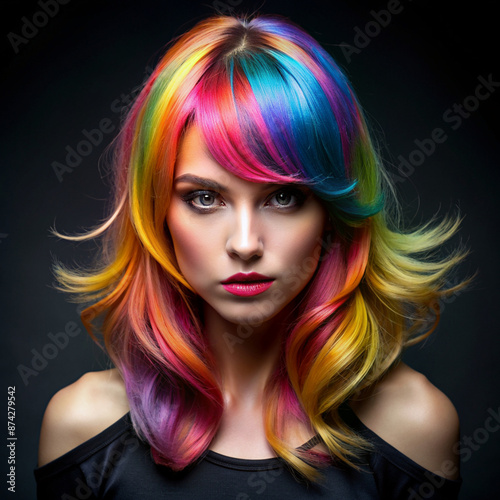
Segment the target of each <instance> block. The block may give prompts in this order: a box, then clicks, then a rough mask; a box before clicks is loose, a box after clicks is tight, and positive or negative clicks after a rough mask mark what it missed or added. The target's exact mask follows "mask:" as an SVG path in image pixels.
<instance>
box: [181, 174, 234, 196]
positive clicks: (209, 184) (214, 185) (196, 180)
mask: <svg viewBox="0 0 500 500" xmlns="http://www.w3.org/2000/svg"><path fill="white" fill-rule="evenodd" d="M179 182H190V183H191V184H198V185H200V186H203V187H206V188H210V189H215V190H216V191H221V192H225V191H227V190H228V188H227V187H226V186H223V185H222V184H219V183H218V182H216V181H214V180H212V179H205V178H204V177H198V176H197V175H193V174H183V175H180V176H179V177H177V178H176V179H174V184H178V183H179Z"/></svg>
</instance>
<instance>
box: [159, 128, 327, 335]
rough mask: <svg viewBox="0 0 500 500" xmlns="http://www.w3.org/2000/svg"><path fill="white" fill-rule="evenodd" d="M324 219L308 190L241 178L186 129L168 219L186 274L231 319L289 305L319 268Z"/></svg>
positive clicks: (244, 319) (265, 314)
mask: <svg viewBox="0 0 500 500" xmlns="http://www.w3.org/2000/svg"><path fill="white" fill-rule="evenodd" d="M325 219H326V211H325V210H324V208H323V207H322V205H321V204H320V203H319V201H318V200H317V199H316V198H315V197H314V195H313V194H312V193H311V192H310V191H309V190H308V189H306V188H303V187H300V186H293V185H291V184H288V185H277V184H262V183H254V182H249V181H246V180H243V179H241V178H239V177H237V176H235V175H233V174H231V173H230V172H228V171H227V170H225V169H224V168H223V167H222V166H221V165H220V164H219V163H217V162H216V161H215V160H214V159H213V157H212V156H211V155H210V154H209V152H208V150H207V148H206V146H205V144H204V142H203V139H202V137H201V134H200V133H199V132H198V130H197V128H196V126H191V127H190V128H189V129H188V130H187V131H186V134H185V135H184V137H183V140H182V142H181V145H180V150H179V155H178V160H177V164H176V167H175V173H174V185H173V193H172V201H171V203H170V206H169V209H168V212H167V224H168V227H169V230H170V234H171V236H172V241H173V245H174V249H175V255H176V258H177V262H178V264H179V268H180V270H181V272H182V274H183V275H184V277H185V278H186V280H187V281H188V283H189V284H190V285H191V286H192V287H193V289H194V290H195V291H196V293H198V294H199V295H200V297H201V298H202V299H203V300H204V301H205V304H206V306H208V307H209V308H211V309H212V310H213V312H215V313H216V314H217V315H219V316H220V317H222V318H224V319H225V320H226V321H229V322H231V323H235V324H255V325H261V324H263V323H265V322H266V321H268V320H269V319H271V318H272V317H273V316H275V315H276V314H278V313H279V312H280V311H282V310H283V309H284V308H285V307H286V306H287V305H288V304H290V303H291V301H292V300H293V299H294V298H295V297H296V296H297V295H298V294H299V293H300V292H301V290H303V288H304V287H305V286H306V284H307V283H308V282H309V280H310V279H311V277H312V275H313V274H314V271H315V270H316V267H317V265H318V261H319V258H320V254H321V244H322V235H323V230H324V227H325Z"/></svg>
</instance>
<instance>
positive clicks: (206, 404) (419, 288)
mask: <svg viewBox="0 0 500 500" xmlns="http://www.w3.org/2000/svg"><path fill="white" fill-rule="evenodd" d="M193 123H195V124H196V125H197V126H198V127H199V129H200V130H201V132H202V134H203V137H204V140H205V142H206V144H207V147H208V149H209V151H210V153H211V154H212V155H213V157H214V158H215V159H216V160H217V161H218V162H219V163H220V164H221V165H222V166H223V167H224V168H226V169H227V170H228V171H230V172H232V173H233V174H235V175H237V176H239V177H241V178H244V179H246V180H250V181H254V182H273V183H301V184H305V185H307V186H309V187H310V188H311V189H312V190H313V191H314V193H315V194H316V195H317V197H318V198H319V199H321V200H322V202H323V203H324V206H325V207H326V208H327V210H328V212H329V214H330V218H331V220H332V221H333V224H332V226H333V227H332V230H331V231H328V232H327V233H325V242H327V243H326V244H325V245H324V246H325V248H324V249H323V254H322V257H321V259H320V263H319V267H318V269H317V271H316V273H315V275H314V277H313V279H312V280H311V282H310V283H309V284H308V286H307V287H306V289H305V290H304V291H303V292H302V295H301V300H300V304H299V310H298V313H297V318H298V319H297V321H296V322H295V323H294V324H293V325H290V328H289V330H288V332H287V334H286V348H285V350H284V352H283V353H282V357H281V359H280V363H279V366H277V367H276V371H275V373H274V374H273V376H272V377H271V378H270V380H269V381H268V384H267V386H266V392H265V398H266V403H265V412H266V413H265V414H266V417H265V418H266V419H265V425H266V435H267V439H268V441H269V443H270V445H271V446H272V447H273V448H274V450H275V451H276V453H277V454H278V455H279V456H281V457H282V458H283V459H284V460H285V461H286V462H287V463H288V464H290V465H291V466H292V467H293V468H294V469H296V470H297V471H299V472H300V473H301V474H303V475H304V476H305V477H307V478H309V479H317V478H318V468H319V467H321V466H322V465H325V464H327V463H329V460H330V459H331V458H332V457H333V458H334V459H335V458H336V459H340V460H343V461H344V462H346V463H348V464H351V465H353V459H354V458H355V456H356V452H357V451H358V450H359V449H360V447H363V446H365V445H366V443H364V441H363V440H362V439H361V438H360V437H358V436H356V435H355V434H353V432H352V431H350V430H349V429H348V428H347V427H346V426H345V425H344V424H343V423H342V420H341V418H340V417H339V414H338V409H339V406H340V405H341V404H342V403H343V402H345V401H346V400H347V399H348V398H349V397H350V396H352V395H353V394H354V393H355V391H358V390H360V389H362V388H365V387H367V386H369V385H371V384H373V383H374V382H375V381H377V380H378V379H379V378H380V377H381V376H382V375H383V374H384V373H385V372H386V370H387V369H388V368H389V367H390V366H391V365H392V364H393V363H394V362H395V361H396V360H397V359H398V358H399V357H400V354H401V352H402V349H403V348H404V347H405V346H408V345H410V344H412V343H415V342H417V341H419V340H421V339H422V338H424V337H425V336H427V335H428V334H429V333H430V332H431V331H432V330H433V328H434V327H435V326H436V325H437V322H438V319H439V314H438V313H439V300H440V298H441V297H443V296H445V295H446V294H450V293H453V292H454V291H455V290H456V289H458V287H459V286H461V285H457V286H455V287H451V288H449V287H448V288H446V277H447V276H448V274H449V272H450V271H451V269H452V268H453V267H454V266H455V265H456V264H457V263H458V262H459V261H460V260H461V259H462V258H463V257H464V255H465V252H464V251H463V250H456V251H454V252H452V254H451V255H449V256H447V257H446V258H443V259H436V258H432V255H433V254H432V251H433V250H434V249H437V248H438V247H439V246H440V245H441V244H442V243H443V242H444V241H446V240H447V239H448V238H449V237H450V236H452V235H453V234H454V233H455V232H456V230H457V227H458V224H459V219H458V217H455V218H450V217H447V218H445V219H444V220H443V221H442V222H440V223H436V224H432V225H431V223H428V224H426V225H424V226H423V227H420V228H417V229H414V230H412V231H403V230H402V228H401V224H400V221H399V218H398V217H397V215H395V214H397V213H398V212H397V210H395V206H396V205H395V204H394V202H393V201H391V200H392V197H391V193H392V190H391V187H390V182H389V181H388V178H387V175H385V174H384V170H383V167H382V165H381V161H380V159H379V157H378V154H377V151H376V148H375V147H374V145H373V144H372V141H371V138H370V135H369V132H368V128H367V125H366V123H365V120H364V117H363V113H362V111H361V109H360V106H359V104H358V102H357V99H356V97H355V95H354V93H353V90H352V88H351V87H350V85H349V83H348V81H347V79H346V77H345V76H344V74H343V73H342V71H341V70H340V69H339V67H338V66H337V65H336V63H335V62H334V60H333V59H332V58H331V56H330V55H329V54H328V53H327V52H326V51H325V50H324V49H322V48H321V46H320V45H319V44H318V43H317V42H316V41H315V40H314V39H313V38H312V37H311V36H309V35H308V34H307V33H305V32H304V31H303V30H302V29H300V28H299V27H297V26H296V25H294V24H293V23H291V22H290V21H288V20H285V19H282V18H280V17H276V16H257V17H254V18H252V19H249V18H236V17H229V16H216V17H212V18H209V19H207V20H204V21H202V22H200V23H198V24H197V25H196V26H195V27H194V28H192V29H191V30H190V31H189V32H187V33H186V34H184V35H183V36H181V37H180V38H179V39H178V40H177V41H176V42H175V43H173V44H172V45H171V47H170V48H169V50H168V51H167V52H166V53H165V55H164V56H163V57H162V59H161V60H160V62H159V63H158V65H157V66H156V68H155V70H154V72H153V73H152V74H151V76H150V77H149V78H148V80H147V81H146V83H145V84H144V86H143V88H142V91H141V92H140V94H139V95H138V97H137V98H136V100H135V102H134V104H133V106H132V107H131V109H130V111H129V113H128V115H127V118H126V120H125V122H124V124H123V127H122V130H121V133H120V135H119V136H118V138H117V140H116V143H115V146H116V152H117V154H116V155H115V162H114V168H115V170H114V193H115V194H114V201H113V207H112V210H111V212H110V215H109V217H108V218H107V219H106V220H105V222H104V223H103V224H101V225H100V226H97V227H96V228H94V229H93V230H91V231H89V232H87V233H86V234H84V235H79V236H64V235H62V234H60V233H58V232H57V231H55V230H53V233H54V234H56V235H58V236H60V237H62V238H66V239H70V240H83V239H92V238H97V237H100V238H101V241H102V249H101V252H100V253H99V255H98V256H97V258H96V262H95V265H94V266H92V267H91V268H89V269H73V270H70V269H68V268H66V267H64V266H63V265H61V264H60V263H58V262H56V263H55V265H54V273H55V276H56V278H57V279H58V282H59V284H58V285H57V288H58V289H61V290H64V291H67V292H71V293H74V294H76V299H74V300H77V301H83V302H87V303H88V304H91V305H89V306H88V307H87V308H86V309H85V310H83V312H82V315H81V317H82V321H83V323H84V325H85V327H86V328H87V330H88V331H89V333H90V334H91V335H92V336H93V337H94V338H96V337H95V335H94V331H96V329H97V327H96V326H95V325H94V324H93V323H92V321H93V320H94V319H95V318H97V317H102V319H103V321H102V324H101V325H100V327H99V330H100V331H101V333H102V335H103V338H104V343H105V347H106V349H107V352H108V353H109V355H110V357H111V359H112V360H113V362H114V364H115V365H116V367H117V368H118V369H119V370H120V372H121V374H122V376H123V378H124V380H125V384H126V389H127V394H128V398H129V401H130V408H131V416H132V420H133V423H134V426H135V428H136V430H137V432H138V434H139V435H140V436H142V437H143V438H144V439H145V440H146V441H147V442H148V443H149V444H150V445H151V447H152V450H153V456H154V458H155V460H156V461H157V462H158V463H160V464H164V465H167V466H169V467H171V468H172V469H175V470H179V469H182V468H184V467H186V466H187V465H189V464H191V463H193V462H194V461H195V460H196V459H197V458H199V457H200V456H201V455H202V454H203V452H204V451H205V450H206V449H207V448H208V447H209V445H210V442H211V441H212V439H213V437H214V435H215V433H216V431H217V428H218V425H219V423H220V419H221V415H222V412H223V407H224V402H223V398H222V392H221V387H220V383H219V376H218V370H217V366H216V364H215V361H214V358H213V356H212V354H211V352H210V348H209V346H208V343H207V342H206V339H205V338H204V336H203V334H202V328H203V325H201V324H200V322H199V320H198V318H199V317H200V315H199V311H198V307H199V302H198V300H197V298H196V293H195V291H194V290H193V289H192V287H191V286H190V284H189V283H188V282H187V281H186V279H185V278H184V277H183V275H182V273H181V272H180V270H179V268H178V266H177V264H176V259H175V254H174V250H173V246H172V242H171V240H170V237H169V232H168V227H166V222H165V216H166V211H167V207H168V206H169V202H170V196H171V189H172V179H173V173H174V167H175V162H176V155H177V152H178V148H179V142H180V139H181V138H182V136H183V132H184V131H185V130H186V127H188V126H189V125H190V124H193ZM431 222H434V221H431ZM430 316H432V318H433V322H432V324H429V321H428V320H429V317H430ZM293 421H295V422H297V421H300V422H303V423H305V424H307V425H311V426H312V428H313V429H314V430H315V431H316V432H317V433H319V435H320V436H321V438H322V440H323V441H324V443H325V444H326V446H327V448H328V449H329V451H330V454H329V455H325V454H322V453H320V452H315V451H299V450H297V449H294V448H293V447H292V446H291V445H290V443H288V442H286V441H285V439H284V436H285V432H284V430H285V427H286V426H287V425H288V424H290V423H292V422H293Z"/></svg>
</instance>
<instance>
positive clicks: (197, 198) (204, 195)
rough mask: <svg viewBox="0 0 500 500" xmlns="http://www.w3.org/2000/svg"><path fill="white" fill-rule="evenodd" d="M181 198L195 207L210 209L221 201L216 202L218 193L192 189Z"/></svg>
mask: <svg viewBox="0 0 500 500" xmlns="http://www.w3.org/2000/svg"><path fill="white" fill-rule="evenodd" d="M182 198H183V200H184V201H185V202H186V203H187V204H188V205H189V206H191V207H193V208H195V209H200V210H204V209H210V208H214V207H216V206H218V205H221V203H220V202H219V203H217V198H218V194H217V193H214V192H212V191H193V192H191V193H188V194H186V195H185V196H183V197H182Z"/></svg>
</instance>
